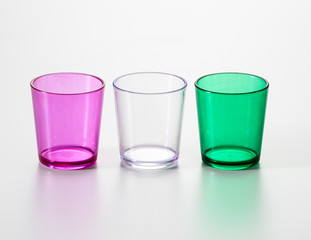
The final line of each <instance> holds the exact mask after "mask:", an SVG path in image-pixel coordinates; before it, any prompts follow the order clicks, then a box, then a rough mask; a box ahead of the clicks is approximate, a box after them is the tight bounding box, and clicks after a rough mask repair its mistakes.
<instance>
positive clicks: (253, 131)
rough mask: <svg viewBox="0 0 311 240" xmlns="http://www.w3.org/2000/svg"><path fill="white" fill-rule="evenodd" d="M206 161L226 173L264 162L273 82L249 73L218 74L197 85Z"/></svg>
mask: <svg viewBox="0 0 311 240" xmlns="http://www.w3.org/2000/svg"><path fill="white" fill-rule="evenodd" d="M195 87H196V99H197V111H198V121H199V131H200V144H201V154H202V160H203V162H204V163H205V164H207V165H209V166H212V167H215V168H220V169H226V170H238V169H246V168H249V167H252V166H254V165H256V164H257V163H258V162H259V159H260V153H261V144H262V136H263V129H264V119H265V110H266V102H267V95H268V87H269V83H268V82H267V81H266V80H264V79H263V78H261V77H258V76H255V75H251V74H245V73H216V74H210V75H206V76H203V77H201V78H199V79H198V80H197V81H196V82H195Z"/></svg>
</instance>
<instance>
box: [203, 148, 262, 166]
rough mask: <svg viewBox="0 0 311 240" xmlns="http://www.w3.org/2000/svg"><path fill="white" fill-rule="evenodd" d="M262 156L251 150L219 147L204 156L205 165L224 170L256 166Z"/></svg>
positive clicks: (209, 150)
mask: <svg viewBox="0 0 311 240" xmlns="http://www.w3.org/2000/svg"><path fill="white" fill-rule="evenodd" d="M259 159H260V155H259V154H257V153H256V152H255V151H253V150H251V149H249V148H241V147H230V146H229V147H218V148H213V149H208V150H206V151H205V152H204V154H202V160H203V162H204V163H205V164H207V165H209V166H211V167H214V168H218V169H224V170H241V169H247V168H250V167H253V166H255V165H256V164H257V163H258V162H259Z"/></svg>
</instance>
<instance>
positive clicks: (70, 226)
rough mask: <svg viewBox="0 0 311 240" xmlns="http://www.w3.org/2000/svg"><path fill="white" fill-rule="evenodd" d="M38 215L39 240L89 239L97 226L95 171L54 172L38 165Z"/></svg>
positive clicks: (36, 207) (36, 212) (36, 211)
mask: <svg viewBox="0 0 311 240" xmlns="http://www.w3.org/2000/svg"><path fill="white" fill-rule="evenodd" d="M37 174H38V175H37V181H36V182H37V189H36V199H35V203H36V205H35V214H36V221H37V226H38V229H37V231H38V234H39V236H40V237H39V239H67V240H68V239H87V238H89V237H90V236H92V233H93V230H94V229H93V228H94V223H96V222H97V218H98V216H97V209H98V196H97V174H96V171H95V169H88V170H81V171H60V170H52V169H49V168H46V167H44V166H41V165H39V166H38V171H37Z"/></svg>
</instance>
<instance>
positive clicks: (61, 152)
mask: <svg viewBox="0 0 311 240" xmlns="http://www.w3.org/2000/svg"><path fill="white" fill-rule="evenodd" d="M39 159H40V162H41V163H42V164H43V165H45V166H47V167H49V168H55V169H62V170H78V169H84V168H89V167H92V166H94V165H95V162H96V159H97V154H95V153H94V152H93V151H92V150H91V149H89V148H85V147H75V146H62V147H55V148H50V149H46V150H44V151H42V152H41V154H39Z"/></svg>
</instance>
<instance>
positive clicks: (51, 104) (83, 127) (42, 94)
mask: <svg viewBox="0 0 311 240" xmlns="http://www.w3.org/2000/svg"><path fill="white" fill-rule="evenodd" d="M30 85H31V92H32V99H33V109H34V117H35V126H36V135H37V145H38V153H39V159H40V162H41V163H42V164H44V165H45V166H48V167H50V168H57V169H64V170H74V169H83V168H87V167H91V166H93V165H94V164H95V162H96V159H97V151H98V138H99V130H100V121H101V113H102V103H103V97H104V87H105V84H104V82H103V81H102V80H101V79H100V78H98V77H95V76H91V75H88V74H82V73H53V74H47V75H43V76H40V77H38V78H35V79H34V80H32V81H31V84H30Z"/></svg>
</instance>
